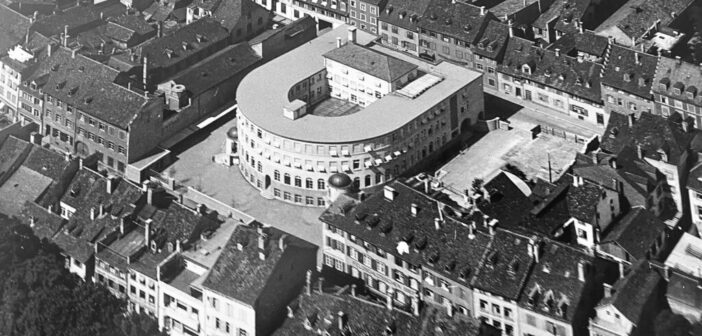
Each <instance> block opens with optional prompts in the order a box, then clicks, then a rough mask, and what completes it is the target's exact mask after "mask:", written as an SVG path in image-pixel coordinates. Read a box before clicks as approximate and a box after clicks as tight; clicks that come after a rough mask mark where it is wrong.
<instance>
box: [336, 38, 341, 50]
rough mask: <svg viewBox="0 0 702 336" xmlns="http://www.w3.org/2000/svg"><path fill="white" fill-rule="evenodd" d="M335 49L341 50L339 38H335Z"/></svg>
mask: <svg viewBox="0 0 702 336" xmlns="http://www.w3.org/2000/svg"><path fill="white" fill-rule="evenodd" d="M336 47H337V48H341V37H337V38H336Z"/></svg>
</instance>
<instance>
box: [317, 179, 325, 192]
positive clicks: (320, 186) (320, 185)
mask: <svg viewBox="0 0 702 336" xmlns="http://www.w3.org/2000/svg"><path fill="white" fill-rule="evenodd" d="M325 188H326V183H324V179H319V180H317V189H319V190H324V189H325Z"/></svg>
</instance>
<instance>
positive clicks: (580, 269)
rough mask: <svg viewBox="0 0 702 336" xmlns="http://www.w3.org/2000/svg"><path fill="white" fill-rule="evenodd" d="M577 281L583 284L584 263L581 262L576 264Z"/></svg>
mask: <svg viewBox="0 0 702 336" xmlns="http://www.w3.org/2000/svg"><path fill="white" fill-rule="evenodd" d="M578 280H580V282H585V262H583V261H582V260H581V261H579V262H578Z"/></svg>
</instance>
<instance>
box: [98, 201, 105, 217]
mask: <svg viewBox="0 0 702 336" xmlns="http://www.w3.org/2000/svg"><path fill="white" fill-rule="evenodd" d="M104 215H105V205H104V204H102V203H100V205H99V206H98V216H99V217H102V216H104Z"/></svg>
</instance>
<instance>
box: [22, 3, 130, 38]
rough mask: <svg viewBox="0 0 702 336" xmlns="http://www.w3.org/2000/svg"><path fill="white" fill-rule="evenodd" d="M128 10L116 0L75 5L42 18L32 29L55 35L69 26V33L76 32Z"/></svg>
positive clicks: (45, 34)
mask: <svg viewBox="0 0 702 336" xmlns="http://www.w3.org/2000/svg"><path fill="white" fill-rule="evenodd" d="M126 10H127V7H126V6H124V5H123V4H122V3H120V2H119V1H114V0H113V1H104V2H102V3H99V4H97V5H93V4H90V5H81V6H74V7H71V8H69V9H67V10H65V11H63V12H59V13H57V14H54V15H49V16H46V17H43V18H40V19H39V20H37V22H35V23H34V24H33V25H32V30H35V31H37V32H39V33H41V34H42V35H44V36H54V35H58V34H60V33H62V32H63V30H64V27H65V26H68V31H69V33H71V34H75V33H76V32H80V31H83V30H86V29H88V28H87V27H91V28H92V25H93V24H94V23H96V22H98V21H102V20H107V18H110V17H113V16H117V15H121V14H122V13H124V12H125V11H126ZM101 16H102V17H101ZM102 24H104V22H103V23H102Z"/></svg>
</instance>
